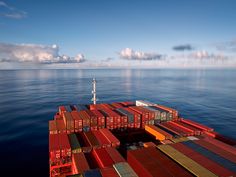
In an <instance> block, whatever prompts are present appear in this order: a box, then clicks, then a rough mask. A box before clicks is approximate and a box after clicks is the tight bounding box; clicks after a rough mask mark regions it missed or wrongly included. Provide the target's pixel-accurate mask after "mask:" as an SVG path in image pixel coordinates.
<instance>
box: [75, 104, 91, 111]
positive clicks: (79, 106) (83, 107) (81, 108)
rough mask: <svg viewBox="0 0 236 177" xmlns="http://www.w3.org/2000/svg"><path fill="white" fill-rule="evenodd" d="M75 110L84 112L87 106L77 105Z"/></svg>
mask: <svg viewBox="0 0 236 177" xmlns="http://www.w3.org/2000/svg"><path fill="white" fill-rule="evenodd" d="M75 108H76V110H77V111H85V110H88V108H87V106H86V105H83V104H77V105H75Z"/></svg>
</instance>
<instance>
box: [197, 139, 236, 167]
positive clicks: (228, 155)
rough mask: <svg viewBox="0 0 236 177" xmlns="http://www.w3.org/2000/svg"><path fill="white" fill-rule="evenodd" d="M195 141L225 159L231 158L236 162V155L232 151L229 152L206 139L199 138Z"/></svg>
mask: <svg viewBox="0 0 236 177" xmlns="http://www.w3.org/2000/svg"><path fill="white" fill-rule="evenodd" d="M194 143H196V144H198V145H200V146H202V147H204V148H206V149H208V150H210V151H212V152H214V153H216V154H218V155H220V156H221V157H224V158H225V159H228V160H230V161H231V162H234V163H235V164H236V156H235V155H234V154H232V153H230V152H227V151H225V150H223V149H221V148H219V147H216V146H214V145H213V144H211V143H208V142H206V141H204V140H198V141H194Z"/></svg>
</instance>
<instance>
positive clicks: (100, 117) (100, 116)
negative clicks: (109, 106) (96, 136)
mask: <svg viewBox="0 0 236 177" xmlns="http://www.w3.org/2000/svg"><path fill="white" fill-rule="evenodd" d="M92 112H93V113H94V114H95V115H96V116H97V122H98V129H101V128H105V117H104V115H103V114H102V113H101V112H100V111H98V110H92Z"/></svg>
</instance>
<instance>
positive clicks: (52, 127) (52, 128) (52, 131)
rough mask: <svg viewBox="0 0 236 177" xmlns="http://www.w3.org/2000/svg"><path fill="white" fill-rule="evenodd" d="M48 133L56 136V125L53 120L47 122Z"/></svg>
mask: <svg viewBox="0 0 236 177" xmlns="http://www.w3.org/2000/svg"><path fill="white" fill-rule="evenodd" d="M48 123H49V125H48V127H49V133H50V134H57V133H58V131H57V124H56V121H55V120H50V121H49V122H48Z"/></svg>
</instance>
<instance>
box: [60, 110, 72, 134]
mask: <svg viewBox="0 0 236 177" xmlns="http://www.w3.org/2000/svg"><path fill="white" fill-rule="evenodd" d="M62 116H63V120H64V124H65V126H66V131H67V133H72V132H74V119H73V118H72V116H71V113H70V112H63V114H62Z"/></svg>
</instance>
